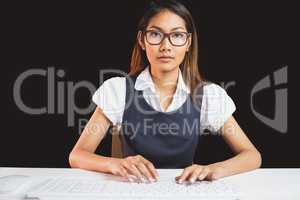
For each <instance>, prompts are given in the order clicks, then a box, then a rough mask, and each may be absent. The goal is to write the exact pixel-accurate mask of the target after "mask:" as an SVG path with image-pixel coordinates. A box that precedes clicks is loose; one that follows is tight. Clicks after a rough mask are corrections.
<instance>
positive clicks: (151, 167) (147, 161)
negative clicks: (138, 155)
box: [142, 157, 158, 180]
mask: <svg viewBox="0 0 300 200" xmlns="http://www.w3.org/2000/svg"><path fill="white" fill-rule="evenodd" d="M142 160H143V162H144V164H145V165H146V167H147V168H148V169H149V171H150V173H151V175H152V178H154V179H156V180H157V179H158V173H157V171H156V169H155V167H154V165H153V164H152V163H151V162H150V161H149V160H147V159H145V158H143V157H142Z"/></svg>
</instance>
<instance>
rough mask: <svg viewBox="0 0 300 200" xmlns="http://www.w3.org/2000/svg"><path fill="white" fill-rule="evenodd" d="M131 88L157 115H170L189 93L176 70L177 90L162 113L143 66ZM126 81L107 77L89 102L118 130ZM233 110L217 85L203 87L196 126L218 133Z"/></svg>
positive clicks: (232, 106)
mask: <svg viewBox="0 0 300 200" xmlns="http://www.w3.org/2000/svg"><path fill="white" fill-rule="evenodd" d="M134 88H135V89H136V90H142V91H143V97H144V98H145V100H146V102H147V103H148V104H149V105H151V106H152V107H153V109H155V110H157V111H160V112H171V111H174V110H177V109H179V108H180V106H181V105H182V104H183V103H184V102H185V100H186V98H187V97H188V95H189V94H190V90H189V88H188V87H187V86H186V84H185V83H184V80H183V77H182V72H181V71H180V70H179V76H178V81H177V88H176V91H175V94H174V96H173V99H172V102H171V104H170V105H169V106H168V108H167V110H166V111H163V109H162V107H161V105H160V101H159V96H158V94H157V93H156V91H155V87H154V83H153V81H152V77H151V74H150V72H149V67H146V68H145V69H144V70H143V71H142V72H141V73H140V74H139V75H138V77H137V79H136V82H135V85H134ZM125 97H126V82H125V77H113V78H110V79H108V80H106V81H104V83H103V84H102V85H101V86H100V87H99V88H98V89H97V90H96V92H95V93H94V95H93V97H92V100H93V102H94V103H95V104H96V105H97V106H98V107H99V108H101V110H103V113H104V114H105V115H106V117H107V118H108V119H109V120H110V121H111V122H112V124H113V125H117V127H118V128H120V125H121V124H122V117H123V113H124V109H125ZM235 110H236V107H235V104H234V102H233V100H232V99H231V98H230V96H228V94H227V92H226V91H225V90H224V89H223V88H222V87H221V86H219V85H217V84H215V83H211V84H208V85H204V87H203V97H202V106H201V112H200V123H201V127H202V128H204V129H209V130H210V131H213V132H216V131H218V130H219V129H220V128H221V127H222V126H223V125H224V123H225V122H226V120H227V119H228V118H229V117H230V116H231V115H232V114H233V112H234V111H235ZM204 129H203V130H204Z"/></svg>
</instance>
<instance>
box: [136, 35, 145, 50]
mask: <svg viewBox="0 0 300 200" xmlns="http://www.w3.org/2000/svg"><path fill="white" fill-rule="evenodd" d="M142 36H143V34H142V31H139V32H138V36H137V37H138V38H137V39H138V42H139V45H140V47H141V48H142V49H143V50H145V44H144V40H143V38H142Z"/></svg>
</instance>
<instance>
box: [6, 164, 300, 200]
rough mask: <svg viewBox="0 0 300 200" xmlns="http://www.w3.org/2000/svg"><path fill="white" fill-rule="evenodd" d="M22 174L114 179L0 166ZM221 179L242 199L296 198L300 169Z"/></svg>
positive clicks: (175, 172) (170, 174)
mask: <svg viewBox="0 0 300 200" xmlns="http://www.w3.org/2000/svg"><path fill="white" fill-rule="evenodd" d="M181 172H182V169H158V173H159V174H160V175H163V176H164V177H166V176H167V177H175V176H177V175H179V174H180V173H181ZM11 174H22V175H29V176H63V175H72V176H74V177H75V176H80V177H82V176H84V177H85V176H86V177H93V178H95V179H104V180H107V179H114V178H117V177H115V176H112V175H109V174H102V173H98V172H91V171H86V170H81V169H70V168H10V167H9V168H6V167H0V176H4V175H11ZM223 180H226V181H228V182H232V183H234V184H238V185H239V187H240V189H241V190H242V192H243V193H244V194H246V197H247V198H246V199H255V200H259V199H263V200H265V199H297V200H299V199H300V169H294V168H284V169H257V170H254V171H251V172H246V173H242V174H238V175H234V176H230V177H225V178H223Z"/></svg>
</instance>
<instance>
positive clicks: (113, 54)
mask: <svg viewBox="0 0 300 200" xmlns="http://www.w3.org/2000/svg"><path fill="white" fill-rule="evenodd" d="M204 2H207V1H184V3H185V4H186V6H187V7H188V8H189V9H190V10H191V12H192V14H193V16H194V18H195V21H196V23H197V26H198V30H199V36H200V41H199V45H200V52H199V56H200V61H199V62H200V71H201V72H202V73H203V74H204V76H205V77H206V78H207V79H209V80H211V81H213V82H216V83H220V82H229V81H235V82H236V86H234V87H232V88H230V89H229V90H228V91H227V92H228V94H229V95H230V96H231V97H232V99H233V100H234V102H235V104H236V107H237V110H236V112H235V113H234V116H235V117H236V119H237V121H238V122H239V124H240V126H241V127H242V128H243V130H244V131H245V132H246V134H247V135H248V137H249V138H250V139H251V141H252V142H253V143H254V145H255V146H256V147H257V148H258V150H259V151H260V152H261V153H262V157H263V166H262V167H300V156H299V145H298V143H299V142H298V141H299V138H300V137H299V136H298V134H299V133H298V132H299V131H298V129H297V127H296V124H295V123H293V122H295V120H297V118H298V117H297V115H296V112H297V108H298V106H297V102H296V101H295V98H296V92H294V93H293V90H294V91H297V89H296V84H295V83H293V80H294V79H293V77H296V75H297V74H296V73H295V72H293V71H296V67H297V65H296V60H293V59H294V57H296V56H295V55H296V53H297V54H299V46H298V45H297V44H296V38H297V37H295V36H296V35H297V34H296V32H295V31H296V27H297V23H296V21H298V20H297V18H296V14H295V13H296V12H294V11H293V6H292V5H288V4H287V3H285V4H283V2H280V3H277V4H275V3H274V2H272V3H265V4H262V3H258V4H254V3H253V2H252V3H251V4H250V3H245V2H243V3H241V2H240V3H236V2H235V3H229V2H226V3H224V2H223V3H221V2H219V3H218V4H217V3H216V2H214V5H210V4H209V3H204ZM145 3H147V1H141V0H134V1H132V0H131V1H109V2H106V1H101V3H98V4H91V3H80V4H76V3H74V2H73V3H72V4H55V5H54V4H50V3H49V4H48V3H41V2H40V3H38V4H34V5H28V4H25V3H22V4H15V5H5V6H4V7H3V8H4V10H5V12H4V13H3V15H4V16H3V19H4V23H2V33H4V36H3V37H2V39H3V43H2V44H3V45H2V48H3V50H4V51H3V52H4V53H3V54H2V61H4V62H3V64H1V65H2V66H1V69H2V71H1V82H2V84H1V85H2V86H4V88H3V89H2V95H1V105H2V109H1V111H2V112H1V124H2V128H1V138H0V166H2V167H3V166H17V167H69V165H68V154H69V152H70V151H71V149H72V147H73V146H74V144H75V142H76V140H77V139H78V137H79V133H78V127H77V126H75V127H68V126H67V117H66V115H59V114H51V115H50V114H44V115H29V114H26V113H24V112H22V111H21V110H20V109H18V107H17V106H16V104H15V101H14V99H13V84H14V82H15V80H16V79H17V77H18V76H19V75H20V74H21V73H22V72H24V71H26V70H28V69H32V68H38V69H45V70H46V69H47V68H48V67H55V70H58V69H63V70H64V71H65V72H66V76H65V77H64V78H62V79H60V81H73V82H74V83H76V82H79V81H82V80H87V81H89V82H91V83H93V84H94V85H95V86H97V87H98V86H99V78H98V76H99V70H101V69H111V68H113V69H120V70H123V71H124V72H128V65H129V62H130V56H131V52H132V48H133V45H134V42H135V36H136V26H137V23H138V20H139V19H140V17H141V16H142V14H143V8H144V5H145ZM296 47H297V48H296ZM284 66H288V81H289V83H288V84H287V85H286V87H288V92H289V93H288V132H287V133H285V134H282V133H280V132H278V131H276V130H273V129H272V128H269V127H268V126H267V125H265V124H263V123H262V122H261V121H259V120H258V119H257V118H256V117H255V116H254V115H253V113H252V112H251V110H250V92H251V89H252V87H253V86H254V85H255V84H256V83H257V82H258V81H259V80H261V79H262V78H263V77H265V76H267V75H269V74H272V73H273V72H274V71H275V70H277V69H280V68H282V67H284ZM293 66H294V67H293ZM46 89H47V85H46V81H45V78H32V79H30V80H28V81H26V82H25V83H24V85H23V89H22V97H23V99H24V102H25V103H26V104H28V105H31V106H32V107H40V106H45V102H46V99H47V91H46ZM272 95H274V94H273V93H272V92H266V93H265V94H262V95H261V96H258V97H257V98H258V99H257V102H258V103H257V110H259V111H260V112H261V113H264V114H265V115H266V116H270V117H272V115H273V114H272V113H273V112H274V111H273V110H272V109H273V108H274V100H273V101H272V99H274V98H273V96H272ZM90 101H91V94H90V93H89V92H88V91H86V90H84V89H83V90H79V91H78V93H77V94H76V104H77V105H78V106H80V107H85V106H87V105H88V104H89V103H90ZM292 101H294V102H295V104H293V103H292ZM66 103H67V102H66ZM293 105H295V107H294V106H293ZM56 106H57V105H56ZM89 117H90V114H89V115H84V116H81V115H76V119H79V118H86V119H88V118H89ZM293 124H294V125H293ZM207 141H208V142H207V143H206V145H204V146H205V153H204V154H205V155H204V154H203V160H206V161H207V162H213V161H218V160H222V159H225V158H226V157H228V155H229V153H228V152H229V149H228V147H227V146H226V145H225V144H224V143H223V142H222V141H221V140H220V139H218V138H217V139H208V140H207Z"/></svg>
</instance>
